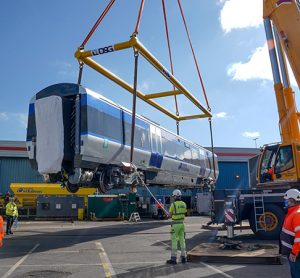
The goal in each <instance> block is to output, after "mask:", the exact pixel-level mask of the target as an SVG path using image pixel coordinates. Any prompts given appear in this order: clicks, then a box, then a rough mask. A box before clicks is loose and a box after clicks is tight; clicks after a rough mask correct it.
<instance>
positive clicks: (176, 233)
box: [167, 189, 187, 264]
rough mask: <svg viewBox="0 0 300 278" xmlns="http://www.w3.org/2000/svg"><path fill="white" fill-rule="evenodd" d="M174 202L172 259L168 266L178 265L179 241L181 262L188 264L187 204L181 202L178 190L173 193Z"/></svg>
mask: <svg viewBox="0 0 300 278" xmlns="http://www.w3.org/2000/svg"><path fill="white" fill-rule="evenodd" d="M173 197H174V202H173V203H172V204H171V206H170V209H169V214H170V217H171V218H172V224H171V240H172V251H171V259H170V260H167V263H168V264H177V243H178V241H179V244H180V249H181V262H182V263H186V261H187V260H186V249H185V227H184V223H183V222H184V218H185V214H186V212H187V210H186V204H185V202H183V201H181V191H180V190H178V189H176V190H174V191H173Z"/></svg>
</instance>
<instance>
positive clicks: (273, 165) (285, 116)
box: [258, 0, 300, 187]
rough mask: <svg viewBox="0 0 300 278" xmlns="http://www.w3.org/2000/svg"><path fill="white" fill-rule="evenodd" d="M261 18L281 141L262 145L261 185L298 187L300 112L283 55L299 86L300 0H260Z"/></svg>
mask: <svg viewBox="0 0 300 278" xmlns="http://www.w3.org/2000/svg"><path fill="white" fill-rule="evenodd" d="M263 18H264V26H265V31H266V38H267V44H268V49H269V55H270V62H271V66H272V73H273V79H274V91H275V95H276V102H277V109H278V115H279V128H280V135H281V143H278V144H273V145H265V146H264V148H263V153H262V155H261V157H260V161H259V165H258V181H259V185H262V186H268V185H272V186H275V185H276V186H289V187H300V131H299V113H298V112H297V107H296V101H295V94H294V92H293V90H292V88H291V84H290V79H289V73H288V70H287V63H286V57H287V59H288V61H289V64H290V65H291V68H292V71H293V73H294V76H295V78H296V81H297V84H298V87H300V52H299V49H300V24H299V22H300V1H299V0H263Z"/></svg>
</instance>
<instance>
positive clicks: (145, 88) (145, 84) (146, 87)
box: [139, 81, 150, 91]
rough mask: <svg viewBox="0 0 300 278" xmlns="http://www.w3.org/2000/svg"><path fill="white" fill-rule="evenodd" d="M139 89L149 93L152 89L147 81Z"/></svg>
mask: <svg viewBox="0 0 300 278" xmlns="http://www.w3.org/2000/svg"><path fill="white" fill-rule="evenodd" d="M139 87H140V88H141V90H142V91H148V90H149V88H150V84H149V83H148V82H146V81H143V83H142V84H141V85H140V86H139Z"/></svg>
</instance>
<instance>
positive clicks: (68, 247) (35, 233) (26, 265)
mask: <svg viewBox="0 0 300 278" xmlns="http://www.w3.org/2000/svg"><path fill="white" fill-rule="evenodd" d="M208 220H209V219H208V218H207V217H188V218H187V219H186V240H187V249H188V250H190V249H192V248H193V247H194V246H196V245H197V244H200V243H202V242H213V241H214V240H215V234H216V233H215V232H214V231H208V230H203V229H201V226H202V224H205V223H207V222H208ZM169 224H170V222H169V221H167V220H164V221H149V220H142V222H139V223H128V222H112V221H109V222H74V223H71V222H58V221H49V222H46V221H43V222H41V221H39V222H37V221H30V222H29V221H27V222H19V226H18V228H17V229H16V230H15V231H14V234H13V235H11V236H7V237H5V239H4V246H3V248H2V249H0V277H18V278H19V277H124V278H125V277H126V278H127V277H128V278H129V277H142V278H146V277H191V278H192V277H209V278H216V277H229V278H230V277H240V278H248V277H249V278H250V277H251V278H253V277H257V278H259V277H272V278H277V277H278V278H279V277H282V278H284V277H289V268H288V264H287V261H286V260H283V265H253V264H243V265H241V264H236V265H232V264H231V265H229V264H216V263H209V264H208V263H202V262H198V263H188V264H185V265H183V264H181V263H179V264H177V265H176V266H170V265H166V264H165V261H166V260H167V259H169V257H170V233H169V232H170V225H169ZM238 239H240V240H243V241H247V242H249V243H251V244H253V243H262V241H259V240H257V239H255V238H254V236H253V235H252V233H251V231H250V230H245V231H243V232H241V233H239V232H238ZM263 242H265V241H263ZM268 243H275V244H276V243H277V242H274V241H273V242H272V241H269V242H268ZM33 248H35V249H34V250H32V249H33ZM30 251H31V253H29V252H30ZM220 252H221V251H220Z"/></svg>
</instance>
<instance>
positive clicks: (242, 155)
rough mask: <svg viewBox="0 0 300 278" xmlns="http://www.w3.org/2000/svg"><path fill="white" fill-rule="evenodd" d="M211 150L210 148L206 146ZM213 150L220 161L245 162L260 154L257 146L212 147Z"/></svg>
mask: <svg viewBox="0 0 300 278" xmlns="http://www.w3.org/2000/svg"><path fill="white" fill-rule="evenodd" d="M207 149H209V150H211V148H207ZM214 152H215V154H216V155H217V156H218V161H220V162H226V161H228V162H246V161H248V160H249V159H250V158H252V157H254V156H257V155H259V154H260V149H257V148H229V147H214Z"/></svg>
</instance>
